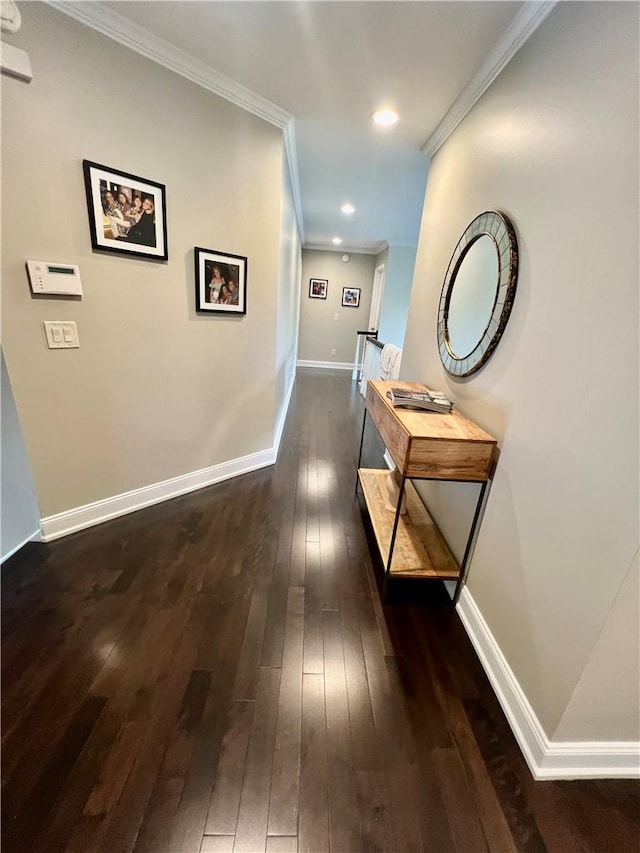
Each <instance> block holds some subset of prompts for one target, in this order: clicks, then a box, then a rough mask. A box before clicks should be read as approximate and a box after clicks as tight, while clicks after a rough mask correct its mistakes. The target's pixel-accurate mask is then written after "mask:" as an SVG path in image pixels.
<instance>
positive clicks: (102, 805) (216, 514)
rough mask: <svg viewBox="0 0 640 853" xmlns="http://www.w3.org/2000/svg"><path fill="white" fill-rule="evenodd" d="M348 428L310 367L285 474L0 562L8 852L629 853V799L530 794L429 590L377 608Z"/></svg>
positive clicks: (358, 407) (514, 750)
mask: <svg viewBox="0 0 640 853" xmlns="http://www.w3.org/2000/svg"><path fill="white" fill-rule="evenodd" d="M362 414H363V401H362V397H361V396H360V395H359V394H358V393H357V390H356V387H355V385H354V384H353V383H352V382H351V380H350V377H349V375H348V374H346V373H344V372H340V371H316V370H312V369H305V370H301V371H299V373H298V376H297V379H296V384H295V387H294V389H293V393H292V397H291V405H290V411H289V413H288V417H287V420H286V424H285V429H284V433H283V438H282V443H281V446H280V449H279V453H278V459H277V461H276V464H275V465H273V466H271V467H269V468H264V469H261V470H259V471H255V472H253V473H250V474H246V475H243V476H241V477H237V478H235V479H233V480H229V481H226V482H223V483H219V484H217V485H215V486H212V487H209V488H206V489H201V490H199V491H197V492H193V493H191V494H189V495H185V496H183V497H181V498H177V499H175V500H172V501H166V502H165V503H162V504H158V505H157V506H154V507H150V508H148V509H144V510H140V511H138V512H135V513H132V514H131V515H128V516H124V517H123V518H120V519H115V520H112V521H109V522H106V523H105V524H102V525H99V526H97V527H95V528H92V529H90V530H86V531H83V532H81V533H78V534H76V535H74V536H69V537H66V538H64V539H60V540H57V541H56V542H53V543H50V544H48V545H44V544H30V545H28V546H26V547H25V548H23V549H22V551H20V552H19V553H18V554H16V555H14V556H13V557H12V558H11V559H10V560H8V561H7V562H6V563H5V565H3V567H2V580H3V586H2V643H3V645H2V652H3V653H2V758H3V761H2V784H3V788H2V815H3V823H2V831H3V837H2V850H3V853H214V851H215V853H224V851H233V850H235V851H240V850H250V851H252V853H255V851H259V850H262V851H267V853H290V851H292V852H293V851H298V850H299V851H302V853H322V851H329V850H331V851H334V853H352V851H353V852H354V853H355V851H397V853H412V851H415V853H418V851H425V853H460V851H464V850H467V851H471V853H481V851H483V850H488V851H490V853H508V851H514V850H515V851H519V853H544V851H549V853H610V851H615V853H637V851H638V850H639V849H640V831H639V817H638V813H639V809H638V803H639V801H640V789H639V785H638V783H637V782H633V781H629V780H609V781H604V780H603V781H599V782H595V781H576V782H534V781H533V779H532V777H531V774H530V772H529V769H528V767H527V764H526V762H525V760H524V758H523V756H522V753H521V752H520V750H519V748H518V745H517V743H516V741H515V739H514V737H513V735H512V733H511V730H510V728H509V724H508V722H507V720H506V718H505V716H504V714H503V712H502V710H501V708H500V704H499V702H498V700H497V698H496V696H495V694H494V692H493V690H492V689H491V686H490V684H489V682H488V680H487V678H486V676H485V674H484V671H483V669H482V665H481V664H480V662H479V660H478V658H477V656H476V654H475V652H474V651H473V648H472V646H471V644H470V642H469V639H468V637H467V635H466V632H465V630H464V628H463V626H462V624H461V622H460V620H459V619H458V617H457V615H456V613H455V610H454V609H453V608H452V606H451V601H450V599H449V597H448V595H447V594H446V592H445V590H444V587H443V586H442V585H441V584H440V583H439V582H437V581H435V582H429V583H427V584H425V583H422V584H420V585H418V586H415V585H411V584H410V583H407V584H405V583H402V582H400V581H398V583H397V585H394V589H393V592H392V596H391V601H392V602H393V603H392V604H389V605H384V606H383V604H382V603H381V600H380V596H379V589H380V581H381V575H380V566H379V565H378V563H377V561H376V556H375V552H372V551H371V549H370V542H369V540H368V538H367V525H366V518H363V515H362V508H361V502H360V501H359V500H358V499H356V498H355V496H354V491H355V465H356V456H357V452H358V446H359V441H360V430H361V426H362ZM363 448H364V449H363V463H364V464H365V465H366V466H368V467H382V466H383V464H384V463H383V459H382V453H383V450H384V448H383V447H382V445H381V443H380V440H379V438H378V436H377V434H376V433H375V430H373V429H368V430H366V431H365V440H364V445H363Z"/></svg>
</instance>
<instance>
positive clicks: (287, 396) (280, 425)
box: [273, 371, 296, 462]
mask: <svg viewBox="0 0 640 853" xmlns="http://www.w3.org/2000/svg"><path fill="white" fill-rule="evenodd" d="M295 381H296V374H295V371H294V372H293V373H292V374H291V376H290V377H289V387H288V388H287V390H286V391H285V395H284V403H283V404H282V409H281V411H280V418H279V419H278V423H277V424H276V433H275V440H274V442H273V445H274V457H273V458H274V462H275V460H276V459H277V457H278V450H279V449H280V442H281V441H282V433H283V432H284V423H285V421H286V419H287V413H288V412H289V403H290V402H291V395H292V394H293V386H294V385H295Z"/></svg>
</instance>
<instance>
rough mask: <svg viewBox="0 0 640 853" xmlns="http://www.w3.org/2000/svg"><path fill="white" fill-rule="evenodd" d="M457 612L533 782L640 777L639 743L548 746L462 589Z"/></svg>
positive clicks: (545, 738)
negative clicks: (535, 780)
mask: <svg viewBox="0 0 640 853" xmlns="http://www.w3.org/2000/svg"><path fill="white" fill-rule="evenodd" d="M457 611H458V614H459V616H460V619H461V620H462V623H463V625H464V627H465V629H466V631H467V634H468V635H469V638H470V639H471V642H472V643H473V646H474V648H475V650H476V652H477V654H478V657H479V658H480V661H481V662H482V666H483V667H484V670H485V672H486V673H487V676H488V678H489V681H490V682H491V685H492V687H493V689H494V691H495V693H496V696H497V697H498V700H499V702H500V704H501V705H502V710H503V711H504V712H505V715H506V717H507V719H508V721H509V725H510V726H511V728H512V730H513V733H514V735H515V737H516V740H517V741H518V744H519V746H520V749H521V750H522V753H523V755H524V757H525V759H526V762H527V764H528V765H529V769H530V770H531V773H532V774H533V777H534V779H614V778H623V779H637V778H640V743H635V742H626V741H623V742H615V741H612V742H599V741H596V742H569V741H567V742H556V743H554V742H552V741H550V740H549V738H548V737H547V735H546V733H545V731H544V729H543V728H542V725H541V724H540V721H539V720H538V718H537V717H536V714H535V712H534V710H533V708H532V707H531V705H530V704H529V700H528V699H527V697H526V695H525V693H524V691H523V690H522V688H521V687H520V684H519V683H518V680H517V679H516V677H515V675H514V673H513V671H512V669H511V667H510V666H509V664H508V662H507V660H506V658H505V656H504V655H503V653H502V651H501V649H500V647H499V646H498V643H497V642H496V639H495V637H494V636H493V634H492V633H491V631H490V629H489V626H488V625H487V623H486V622H485V620H484V618H483V616H482V614H481V613H480V610H479V609H478V606H477V604H476V603H475V601H474V600H473V597H472V596H471V593H470V592H469V591H468V590H467V589H466V588H465V589H463V590H462V594H461V596H460V599H459V601H458V605H457Z"/></svg>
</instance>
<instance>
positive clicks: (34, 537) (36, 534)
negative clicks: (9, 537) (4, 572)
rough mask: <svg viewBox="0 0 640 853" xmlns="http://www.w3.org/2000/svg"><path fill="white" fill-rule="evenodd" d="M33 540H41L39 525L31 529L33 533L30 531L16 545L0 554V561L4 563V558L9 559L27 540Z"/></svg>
mask: <svg viewBox="0 0 640 853" xmlns="http://www.w3.org/2000/svg"><path fill="white" fill-rule="evenodd" d="M33 541H36V542H40V541H41V540H40V528H39V527H37V528H36V529H35V530H34V531H33V533H30V534H29V535H28V536H27V538H26V539H24V540H23V541H22V542H19V543H18V544H17V545H15V546H14V547H13V548H12V549H11V550H10V551H7V553H6V554H3V555H2V557H0V563H4V561H5V560H8V559H9V557H13V555H14V554H15V553H16V552H17V551H19V550H20V548H24V546H25V545H26V544H27V542H33Z"/></svg>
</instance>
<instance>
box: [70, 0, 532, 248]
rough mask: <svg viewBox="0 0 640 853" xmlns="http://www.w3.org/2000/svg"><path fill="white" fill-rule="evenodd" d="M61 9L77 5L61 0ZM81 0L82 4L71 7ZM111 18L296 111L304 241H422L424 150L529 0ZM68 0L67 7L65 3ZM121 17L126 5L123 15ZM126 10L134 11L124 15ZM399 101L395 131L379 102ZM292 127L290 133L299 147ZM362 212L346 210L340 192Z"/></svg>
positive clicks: (136, 10)
mask: <svg viewBox="0 0 640 853" xmlns="http://www.w3.org/2000/svg"><path fill="white" fill-rule="evenodd" d="M53 5H57V6H59V7H64V6H71V5H72V4H64V3H59V4H58V3H54V4H53ZM73 5H75V4H73ZM78 5H79V6H83V7H84V9H85V10H86V9H87V8H91V7H93V8H95V7H100V10H99V11H100V14H102V15H105V14H107V15H109V17H110V21H111V24H115V25H117V26H116V27H115V28H116V29H117V28H118V27H120V29H122V27H123V26H124V29H125V30H126V27H127V22H131V23H132V24H133V25H137V26H134V27H133V28H132V31H135V33H136V38H137V39H140V38H141V37H143V36H144V33H143V32H142V31H141V30H139V29H138V27H140V28H142V29H143V30H144V31H147V32H148V33H149V34H151V35H152V36H155V37H159V38H161V39H163V40H165V41H166V42H168V43H169V44H170V45H172V46H174V47H175V48H178V49H179V51H181V52H183V53H184V54H186V55H188V56H189V57H191V58H193V59H194V60H196V61H197V62H198V63H202V64H204V66H206V67H208V68H210V69H212V70H215V71H216V72H219V73H220V74H222V75H225V77H227V78H230V80H232V81H235V84H236V85H237V84H240V86H242V87H246V88H247V89H249V90H250V91H251V92H252V93H255V94H256V95H258V96H261V98H264V99H266V100H267V101H269V102H271V104H273V105H276V106H277V107H279V108H280V109H281V111H284V113H288V114H289V115H291V116H292V117H293V118H294V120H295V122H294V129H295V149H296V151H295V152H294V155H295V154H296V153H297V184H298V186H297V187H295V189H296V192H298V191H299V196H298V198H299V208H301V209H300V210H299V211H298V213H299V215H300V214H301V217H302V220H303V230H304V240H305V245H307V246H317V247H327V248H329V247H331V248H333V247H332V246H331V238H332V237H333V236H335V235H339V236H341V237H342V238H343V240H344V244H343V247H344V248H349V249H350V250H352V251H358V250H359V251H376V250H377V249H379V248H380V247H381V245H382V244H384V243H389V244H390V245H401V246H415V245H416V243H417V239H418V229H419V225H420V214H421V210H422V202H423V197H424V187H425V182H426V176H427V171H428V157H427V155H426V154H425V153H424V152H423V151H422V150H421V149H422V147H423V145H424V144H425V143H426V141H427V140H428V139H429V137H430V136H431V135H432V134H433V132H434V130H435V129H436V128H437V126H438V124H439V123H440V122H441V121H442V120H443V118H444V117H445V115H446V114H447V113H448V111H449V110H450V108H451V107H452V105H453V104H454V102H455V101H456V99H457V98H458V96H459V95H460V94H461V92H463V90H465V87H467V86H468V84H469V83H470V82H471V81H472V80H473V78H474V75H476V72H478V70H479V69H480V68H481V66H482V65H483V63H485V64H486V59H487V57H488V56H489V55H490V54H491V53H492V51H494V49H495V47H496V44H498V43H499V42H500V39H501V37H502V36H503V34H504V33H505V30H507V28H508V27H509V25H510V24H511V23H512V21H513V19H514V17H515V16H516V15H517V13H518V12H521V11H522V8H523V6H524V5H525V4H523V3H521V2H510V0H500V2H492V0H477V2H453V0H450V2H430V1H429V0H410V2H405V0H394V1H393V2H384V1H383V0H359V2H347V0H322V1H321V2H315V1H314V0H302V1H301V2H300V0H288V2H280V0H258V2H254V0H234V2H228V0H213V2H212V0H199V2H190V0H173V2H158V0H121V2H104V3H83V4H78ZM63 11H68V9H64V8H63ZM116 16H120V17H119V18H116ZM123 19H126V20H123ZM380 106H392V107H393V108H394V109H395V110H396V111H397V112H398V113H399V114H400V117H401V118H400V122H399V123H398V124H397V125H396V126H395V127H393V128H386V129H380V128H377V127H374V126H373V125H372V122H371V118H370V116H371V113H372V111H373V110H374V109H376V108H378V107H380ZM293 138H294V137H293V136H292V135H290V136H289V139H288V143H289V147H290V148H292V147H293V146H292V141H293ZM347 200H348V201H350V202H352V203H353V204H354V205H355V207H356V212H355V213H354V214H353V215H352V216H351V217H349V218H347V217H345V216H344V215H343V214H342V213H341V212H340V205H341V204H342V203H343V202H344V201H347Z"/></svg>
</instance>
